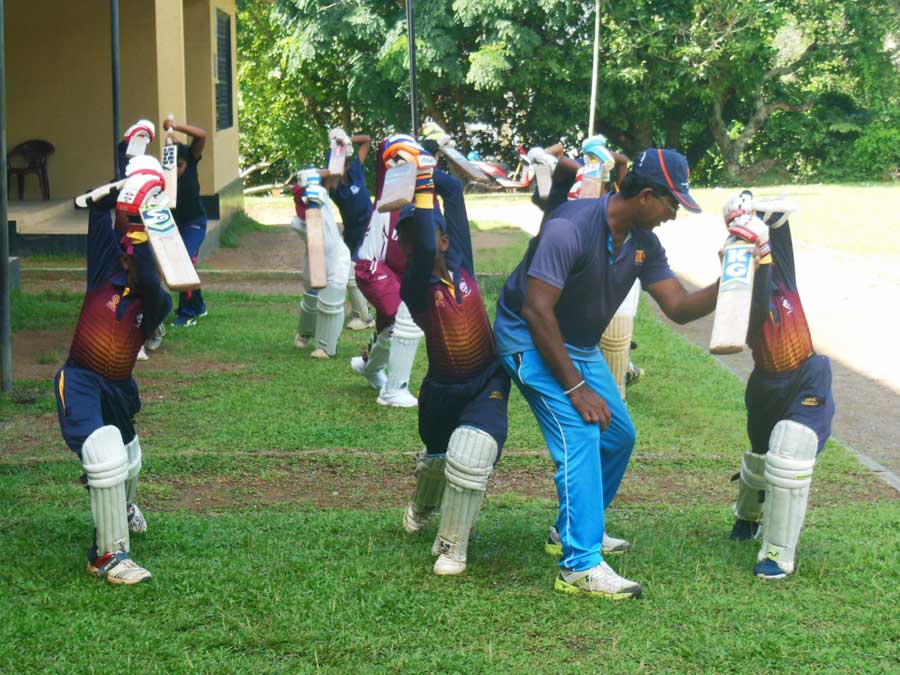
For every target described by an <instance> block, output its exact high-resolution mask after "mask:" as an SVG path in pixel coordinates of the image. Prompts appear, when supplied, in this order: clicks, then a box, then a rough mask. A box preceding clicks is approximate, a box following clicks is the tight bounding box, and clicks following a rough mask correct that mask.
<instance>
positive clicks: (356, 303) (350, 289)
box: [347, 266, 372, 322]
mask: <svg viewBox="0 0 900 675" xmlns="http://www.w3.org/2000/svg"><path fill="white" fill-rule="evenodd" d="M347 295H348V296H350V314H351V316H357V317H359V318H360V319H362V320H363V321H366V322H368V321H370V320H371V318H372V317H371V315H370V314H369V301H368V300H366V296H364V295H363V294H362V291H360V290H359V288H358V287H357V285H356V272H355V270H354V269H353V267H352V266H351V267H350V275H349V276H348V277H347Z"/></svg>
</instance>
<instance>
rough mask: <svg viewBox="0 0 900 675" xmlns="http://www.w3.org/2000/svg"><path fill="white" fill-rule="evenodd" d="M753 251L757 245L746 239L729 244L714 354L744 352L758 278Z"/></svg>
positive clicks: (712, 346) (715, 324)
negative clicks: (754, 284) (755, 281)
mask: <svg viewBox="0 0 900 675" xmlns="http://www.w3.org/2000/svg"><path fill="white" fill-rule="evenodd" d="M753 249H754V245H753V244H751V243H748V242H746V241H743V240H734V241H730V242H729V243H727V244H726V245H725V255H724V257H723V259H722V278H721V280H720V281H719V294H718V296H717V298H716V316H715V320H714V321H713V329H712V336H711V337H710V341H709V351H710V353H712V354H737V353H738V352H741V351H743V350H744V345H745V344H746V342H747V328H748V326H749V325H750V305H751V302H752V300H753V278H754V276H755V275H756V266H755V265H754V262H753Z"/></svg>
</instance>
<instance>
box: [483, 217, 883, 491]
mask: <svg viewBox="0 0 900 675" xmlns="http://www.w3.org/2000/svg"><path fill="white" fill-rule="evenodd" d="M469 212H470V213H469V215H470V218H471V219H472V220H475V221H478V220H485V221H487V220H493V221H501V222H506V223H509V225H510V226H514V227H519V228H521V229H523V230H525V231H526V232H528V233H529V234H534V233H535V232H536V231H537V227H538V225H539V223H540V216H539V213H538V211H537V209H536V208H535V207H534V206H532V205H530V204H527V203H513V204H503V205H497V206H495V205H491V204H485V205H481V204H477V203H475V204H473V205H472V208H470V209H469ZM656 232H657V234H658V235H659V237H660V239H661V240H662V242H663V245H664V246H665V247H666V252H667V254H668V256H669V262H670V264H671V266H672V269H673V270H674V271H675V272H676V274H678V276H679V278H681V279H682V281H683V282H684V283H685V284H686V285H688V286H692V287H697V286H702V285H706V284H709V283H711V282H713V281H715V280H716V279H717V278H718V274H719V262H718V257H717V255H716V252H717V251H718V249H719V247H721V245H722V242H723V240H724V233H723V227H722V225H721V222H720V220H719V219H718V218H717V217H715V216H713V215H711V214H701V215H698V216H693V215H685V216H682V217H680V218H678V219H677V220H675V221H670V222H668V223H666V224H664V225H662V226H661V227H660V228H658V229H657V231H656ZM794 249H795V251H794V253H795V258H796V265H797V279H798V285H799V287H800V291H801V296H802V299H803V306H804V309H805V311H806V315H807V317H808V320H809V323H810V328H811V330H812V334H813V340H814V342H815V346H816V350H817V351H818V352H819V353H822V354H826V355H828V356H829V358H831V360H832V366H833V370H834V392H835V400H836V404H837V413H836V415H835V420H834V436H835V438H837V439H838V440H840V441H841V442H842V443H844V444H845V445H847V446H848V447H850V448H851V449H853V450H854V451H855V452H857V453H858V454H859V455H860V460H861V461H862V462H863V463H864V464H866V465H867V466H869V467H870V468H872V469H873V470H875V471H876V472H878V473H879V474H880V475H881V476H882V478H884V479H885V480H886V481H887V482H888V483H890V484H891V485H893V486H894V487H895V488H897V489H898V490H900V348H898V346H897V345H896V344H895V343H896V341H897V339H898V337H900V311H898V310H900V265H898V266H891V265H888V264H884V263H882V264H879V265H874V264H873V263H872V262H871V261H869V260H867V259H865V258H863V257H861V256H852V255H849V254H845V253H842V252H840V251H834V250H830V249H825V248H822V247H817V246H814V245H810V244H808V243H806V242H802V241H796V240H795V242H794ZM898 263H900V261H898ZM649 305H650V306H651V307H653V308H654V310H655V311H656V312H657V314H658V315H660V316H661V313H660V312H659V310H658V308H657V307H656V305H655V303H653V302H652V301H651V302H649ZM663 319H664V320H665V318H664V317H663ZM665 321H666V322H667V323H668V324H669V325H670V326H672V327H673V328H674V329H675V330H676V331H678V332H679V333H681V334H682V335H684V336H685V337H686V338H687V339H688V340H690V341H692V342H693V343H695V344H697V345H698V346H701V347H703V348H704V349H705V348H706V347H707V346H708V344H709V335H710V332H711V327H712V319H711V318H709V317H708V318H706V319H704V320H702V321H698V322H694V323H693V324H689V325H688V326H677V325H675V324H673V323H671V322H668V320H665ZM719 361H720V362H721V363H722V364H723V365H724V366H725V367H726V368H728V369H729V370H731V371H732V372H733V373H735V375H736V376H738V377H739V378H740V379H741V380H742V381H746V379H747V375H748V374H749V373H750V370H751V369H752V367H753V363H752V360H751V359H750V355H749V353H748V352H744V353H743V354H740V355H735V356H727V357H720V358H719Z"/></svg>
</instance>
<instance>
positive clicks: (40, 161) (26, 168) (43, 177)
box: [6, 140, 56, 201]
mask: <svg viewBox="0 0 900 675" xmlns="http://www.w3.org/2000/svg"><path fill="white" fill-rule="evenodd" d="M55 150H56V148H54V147H53V145H52V144H51V143H48V142H47V141H41V140H30V141H25V142H24V143H19V144H18V145H17V146H16V147H14V148H13V149H12V150H10V151H9V153H8V154H7V155H6V162H7V165H8V168H7V172H8V173H7V179H6V183H7V185H6V189H7V190H9V181H11V180H12V177H13V176H15V177H16V178H17V179H18V181H19V201H22V200H24V199H25V176H27V175H28V174H31V173H33V174H36V175H37V177H38V180H39V181H40V184H41V197H42V198H43V199H44V201H49V199H50V176H49V175H48V174H47V158H48V157H49V156H50V155H52V154H53V152H54V151H55Z"/></svg>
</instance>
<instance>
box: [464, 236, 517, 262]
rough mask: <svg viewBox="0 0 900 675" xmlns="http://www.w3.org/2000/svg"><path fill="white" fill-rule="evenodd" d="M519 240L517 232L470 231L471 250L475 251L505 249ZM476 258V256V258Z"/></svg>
mask: <svg viewBox="0 0 900 675" xmlns="http://www.w3.org/2000/svg"><path fill="white" fill-rule="evenodd" d="M520 239H521V236H520V235H519V233H518V231H516V230H512V231H511V232H503V230H475V229H473V230H472V248H473V249H475V250H476V251H479V250H483V249H489V248H505V247H507V246H509V245H510V244H514V243H516V242H518V241H519V240H520ZM476 257H477V256H476Z"/></svg>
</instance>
